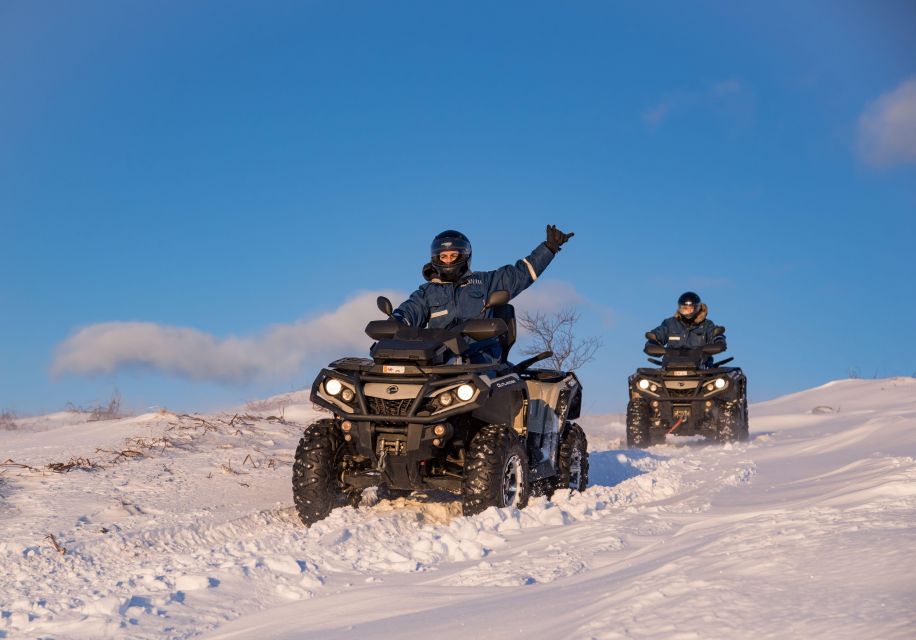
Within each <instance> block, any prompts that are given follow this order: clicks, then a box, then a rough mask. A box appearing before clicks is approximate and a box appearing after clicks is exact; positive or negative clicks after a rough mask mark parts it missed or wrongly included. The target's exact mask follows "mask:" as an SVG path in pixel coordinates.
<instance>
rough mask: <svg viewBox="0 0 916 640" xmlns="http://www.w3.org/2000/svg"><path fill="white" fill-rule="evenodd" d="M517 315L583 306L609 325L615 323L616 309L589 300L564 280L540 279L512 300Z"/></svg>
mask: <svg viewBox="0 0 916 640" xmlns="http://www.w3.org/2000/svg"><path fill="white" fill-rule="evenodd" d="M512 305H513V306H514V307H515V313H516V315H521V314H522V313H524V312H526V311H527V312H529V313H535V312H538V311H540V312H542V313H555V312H557V311H560V310H561V309H569V308H577V307H578V308H582V307H584V308H585V309H587V310H589V311H591V312H594V313H597V314H598V315H599V317H600V318H601V323H602V324H603V325H604V326H605V327H609V326H611V325H612V324H613V323H614V310H613V309H611V308H610V307H606V306H604V305H600V304H597V303H594V302H591V301H590V300H588V299H587V298H586V297H585V296H583V295H582V294H581V293H579V292H578V291H577V290H576V288H575V286H573V285H572V284H570V283H569V282H566V281H563V280H538V281H537V282H536V283H535V284H534V285H533V286H532V287H531V288H529V289H526V290H525V291H524V292H522V293H521V294H520V295H519V296H518V297H517V298H515V300H513V301H512Z"/></svg>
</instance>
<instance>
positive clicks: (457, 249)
mask: <svg viewBox="0 0 916 640" xmlns="http://www.w3.org/2000/svg"><path fill="white" fill-rule="evenodd" d="M429 251H430V260H432V262H433V264H436V265H439V266H445V267H447V266H449V265H451V264H457V263H460V262H463V261H467V259H468V258H469V257H470V255H471V243H470V242H468V241H467V240H463V239H461V238H441V239H439V240H434V241H433V243H432V246H431V247H430V250H429Z"/></svg>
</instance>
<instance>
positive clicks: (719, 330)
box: [712, 325, 725, 337]
mask: <svg viewBox="0 0 916 640" xmlns="http://www.w3.org/2000/svg"><path fill="white" fill-rule="evenodd" d="M712 335H713V336H714V337H719V336H724V335H725V327H723V326H722V325H717V326H716V327H715V328H713V330H712Z"/></svg>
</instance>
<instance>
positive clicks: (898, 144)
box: [859, 76, 916, 167]
mask: <svg viewBox="0 0 916 640" xmlns="http://www.w3.org/2000/svg"><path fill="white" fill-rule="evenodd" d="M859 153H860V155H861V157H862V158H863V159H864V160H865V161H866V162H868V163H869V164H871V165H874V166H878V167H887V166H891V165H894V164H903V163H908V162H916V76H914V77H912V78H908V79H907V80H904V81H903V82H902V83H900V85H899V86H898V87H897V88H896V89H894V90H893V91H890V92H888V93H885V94H884V95H881V96H879V97H878V98H877V99H876V100H874V101H873V102H871V103H869V105H868V106H867V107H866V108H865V111H864V112H863V113H862V115H861V116H860V117H859Z"/></svg>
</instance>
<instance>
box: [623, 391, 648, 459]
mask: <svg viewBox="0 0 916 640" xmlns="http://www.w3.org/2000/svg"><path fill="white" fill-rule="evenodd" d="M650 444H652V438H651V435H650V434H649V403H648V402H646V401H645V400H643V399H642V398H631V399H630V401H629V402H628V403H627V446H628V447H630V448H631V449H632V448H637V449H645V448H646V447H648V446H649V445H650Z"/></svg>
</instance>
